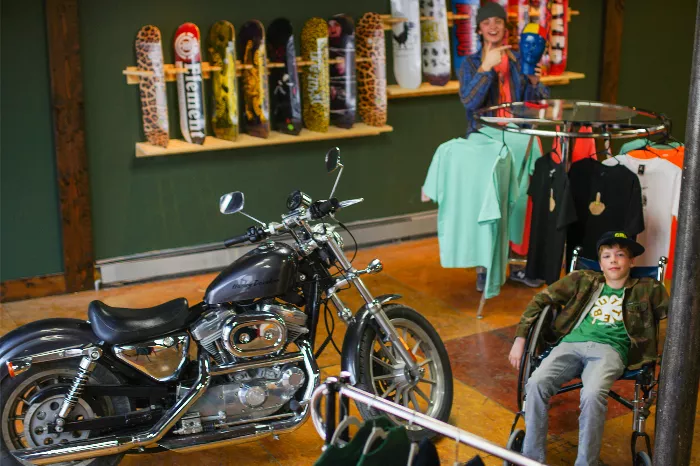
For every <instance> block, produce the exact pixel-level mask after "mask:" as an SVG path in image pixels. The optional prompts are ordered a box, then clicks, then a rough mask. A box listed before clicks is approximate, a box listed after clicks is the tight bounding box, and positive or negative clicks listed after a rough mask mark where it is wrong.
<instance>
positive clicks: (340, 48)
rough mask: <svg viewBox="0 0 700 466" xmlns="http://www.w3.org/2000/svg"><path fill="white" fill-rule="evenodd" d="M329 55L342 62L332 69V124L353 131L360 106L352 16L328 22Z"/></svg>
mask: <svg viewBox="0 0 700 466" xmlns="http://www.w3.org/2000/svg"><path fill="white" fill-rule="evenodd" d="M328 53H329V57H330V59H331V60H333V59H340V60H341V62H339V63H334V64H332V65H331V67H330V99H331V124H333V125H335V126H338V127H340V128H352V125H353V124H354V123H355V111H356V106H357V80H356V77H355V23H354V21H353V20H352V18H351V17H349V16H347V15H335V16H333V17H332V18H331V19H329V20H328Z"/></svg>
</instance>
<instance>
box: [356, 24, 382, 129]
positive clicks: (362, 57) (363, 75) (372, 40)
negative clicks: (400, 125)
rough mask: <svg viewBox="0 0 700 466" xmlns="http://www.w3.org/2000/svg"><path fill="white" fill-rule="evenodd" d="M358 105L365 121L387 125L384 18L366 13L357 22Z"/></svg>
mask: <svg viewBox="0 0 700 466" xmlns="http://www.w3.org/2000/svg"><path fill="white" fill-rule="evenodd" d="M356 34H357V37H356V39H357V43H356V49H357V58H358V61H357V84H358V91H359V92H358V97H359V99H358V103H357V107H358V110H359V113H360V117H361V118H362V121H364V122H365V123H366V124H368V125H370V126H384V125H385V124H386V118H387V101H386V47H385V43H384V28H383V24H382V18H381V16H379V14H377V13H365V14H364V15H363V16H362V18H360V20H359V21H358V22H357V30H356Z"/></svg>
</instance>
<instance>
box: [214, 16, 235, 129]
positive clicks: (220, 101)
mask: <svg viewBox="0 0 700 466" xmlns="http://www.w3.org/2000/svg"><path fill="white" fill-rule="evenodd" d="M209 56H210V57H211V65H212V66H217V67H220V68H221V71H213V72H212V75H211V84H212V90H213V93H214V97H213V100H214V111H213V114H212V117H211V127H212V130H213V131H214V134H215V135H216V137H217V138H221V139H226V140H229V141H235V140H236V138H237V137H238V78H236V32H235V30H234V28H233V25H232V24H231V23H229V22H228V21H217V22H216V23H214V25H213V26H212V27H211V29H210V31H209Z"/></svg>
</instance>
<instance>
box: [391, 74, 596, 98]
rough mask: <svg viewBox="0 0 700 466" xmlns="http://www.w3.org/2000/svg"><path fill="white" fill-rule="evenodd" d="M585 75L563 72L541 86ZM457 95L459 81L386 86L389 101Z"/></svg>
mask: <svg viewBox="0 0 700 466" xmlns="http://www.w3.org/2000/svg"><path fill="white" fill-rule="evenodd" d="M585 77H586V75H585V74H583V73H576V72H575V71H565V72H564V73H563V74H561V75H559V76H543V77H542V80H541V81H542V84H545V85H547V86H562V85H565V84H569V83H570V82H571V80H572V79H583V78H585ZM457 93H459V81H449V82H448V83H447V84H445V85H444V86H433V85H432V84H428V83H423V84H421V86H420V87H419V88H417V89H404V88H402V87H399V86H398V84H392V85H390V86H387V88H386V94H387V97H388V98H389V99H402V98H408V97H424V96H430V95H447V94H457Z"/></svg>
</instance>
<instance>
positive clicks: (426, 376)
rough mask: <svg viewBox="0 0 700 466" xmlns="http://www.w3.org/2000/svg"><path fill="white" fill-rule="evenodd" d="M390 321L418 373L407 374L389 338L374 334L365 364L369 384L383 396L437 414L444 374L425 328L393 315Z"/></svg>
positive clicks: (434, 347) (442, 389) (423, 411)
mask: <svg viewBox="0 0 700 466" xmlns="http://www.w3.org/2000/svg"><path fill="white" fill-rule="evenodd" d="M391 323H392V325H393V326H394V328H395V329H396V332H397V334H398V335H399V336H400V337H401V338H402V339H403V341H404V343H405V344H406V346H407V347H408V349H409V352H410V353H411V354H412V355H413V356H414V357H415V358H416V361H417V363H418V367H419V369H420V374H419V376H418V377H411V376H410V374H409V373H408V371H407V370H406V368H405V363H404V362H403V360H402V359H401V356H399V354H398V351H397V350H396V348H394V347H392V344H391V342H388V341H387V342H382V341H381V340H380V339H379V337H378V336H375V338H374V342H373V343H372V351H371V355H370V357H371V364H370V365H369V366H370V367H369V374H370V381H371V384H372V388H373V390H374V392H375V393H376V394H377V395H378V396H380V397H382V398H384V399H387V400H389V401H393V402H394V403H397V404H400V405H402V406H405V407H407V408H409V409H413V410H415V411H418V412H421V413H423V414H426V415H428V416H431V417H437V415H438V413H439V412H440V410H441V408H442V404H443V400H444V394H445V376H444V371H443V367H442V361H441V360H440V355H439V353H438V350H437V347H436V346H435V343H434V342H433V341H432V340H431V339H430V337H429V336H428V334H427V333H426V332H425V330H423V328H421V327H420V326H419V325H418V324H417V323H415V322H413V321H412V320H408V319H402V318H397V319H392V320H391ZM400 422H402V423H403V422H405V421H403V420H402V421H400Z"/></svg>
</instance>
